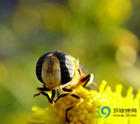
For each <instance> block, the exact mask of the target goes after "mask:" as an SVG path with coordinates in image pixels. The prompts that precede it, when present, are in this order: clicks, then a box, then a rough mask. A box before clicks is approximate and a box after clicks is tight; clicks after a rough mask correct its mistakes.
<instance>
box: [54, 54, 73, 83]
mask: <svg viewBox="0 0 140 124" xmlns="http://www.w3.org/2000/svg"><path fill="white" fill-rule="evenodd" d="M54 55H55V56H57V57H58V59H59V61H60V68H61V83H62V84H66V83H68V82H69V81H71V80H72V78H73V76H74V69H75V66H74V62H73V60H72V58H71V57H70V56H69V55H67V54H65V53H63V52H55V53H54Z"/></svg>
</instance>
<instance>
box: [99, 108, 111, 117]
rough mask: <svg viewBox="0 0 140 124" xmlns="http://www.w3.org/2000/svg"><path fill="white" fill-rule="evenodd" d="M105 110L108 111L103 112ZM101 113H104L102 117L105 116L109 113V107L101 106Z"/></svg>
mask: <svg viewBox="0 0 140 124" xmlns="http://www.w3.org/2000/svg"><path fill="white" fill-rule="evenodd" d="M105 110H108V112H105ZM101 113H102V114H103V115H106V116H105V117H104V118H107V117H108V116H109V115H110V113H111V109H110V108H109V107H108V106H103V107H102V109H101Z"/></svg>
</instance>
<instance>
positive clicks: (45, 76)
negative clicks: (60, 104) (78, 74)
mask: <svg viewBox="0 0 140 124" xmlns="http://www.w3.org/2000/svg"><path fill="white" fill-rule="evenodd" d="M74 72H75V64H74V62H73V59H72V58H71V56H69V55H67V54H65V53H63V52H48V53H46V54H44V55H43V56H41V57H40V58H39V60H38V62H37V65H36V75H37V77H38V79H39V80H40V81H41V82H42V83H44V85H46V86H47V87H48V88H50V89H53V88H55V87H58V86H60V85H64V84H67V83H68V82H70V81H71V80H72V78H73V77H74Z"/></svg>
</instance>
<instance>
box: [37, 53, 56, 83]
mask: <svg viewBox="0 0 140 124" xmlns="http://www.w3.org/2000/svg"><path fill="white" fill-rule="evenodd" d="M51 53H53V52H48V53H46V54H44V55H42V56H41V57H40V58H39V60H38V62H37V64H36V76H37V78H38V80H39V81H41V82H42V83H43V80H42V77H41V72H42V65H43V62H44V59H45V57H46V56H48V55H49V54H51Z"/></svg>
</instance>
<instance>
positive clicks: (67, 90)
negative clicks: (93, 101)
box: [62, 88, 72, 92]
mask: <svg viewBox="0 0 140 124" xmlns="http://www.w3.org/2000/svg"><path fill="white" fill-rule="evenodd" d="M62 90H63V91H66V92H72V89H66V88H62Z"/></svg>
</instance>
